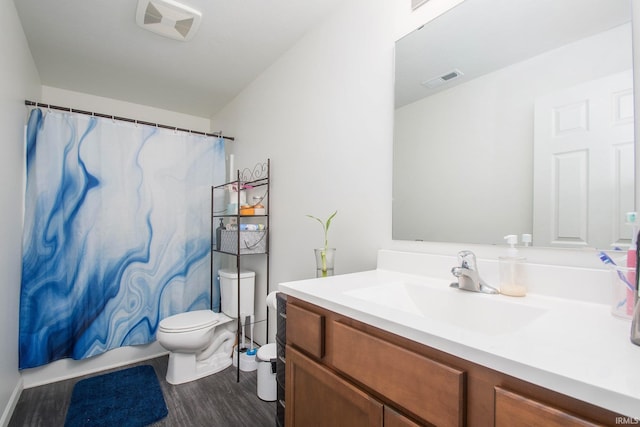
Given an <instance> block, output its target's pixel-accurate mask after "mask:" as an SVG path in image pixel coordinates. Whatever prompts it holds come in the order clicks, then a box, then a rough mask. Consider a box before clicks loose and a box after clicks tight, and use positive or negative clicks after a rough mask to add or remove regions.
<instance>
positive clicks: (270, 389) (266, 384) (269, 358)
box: [256, 343, 277, 402]
mask: <svg viewBox="0 0 640 427" xmlns="http://www.w3.org/2000/svg"><path fill="white" fill-rule="evenodd" d="M276 353H277V351H276V343H271V344H265V345H263V346H262V347H260V348H259V349H258V354H256V361H257V362H258V380H257V382H258V397H259V398H260V399H262V400H266V401H267V402H274V401H275V400H276V399H277V388H276V357H277V356H276Z"/></svg>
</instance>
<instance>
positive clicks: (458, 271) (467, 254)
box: [451, 251, 500, 294]
mask: <svg viewBox="0 0 640 427" xmlns="http://www.w3.org/2000/svg"><path fill="white" fill-rule="evenodd" d="M458 264H459V265H458V266H457V267H453V268H452V269H451V274H453V275H454V276H456V277H457V278H458V281H457V282H454V283H452V284H451V287H453V288H458V289H462V290H464V291H471V292H482V293H485V294H499V293H500V291H498V290H497V289H496V288H494V287H492V286H489V285H488V284H487V283H486V282H485V281H484V280H482V278H481V277H480V273H478V265H477V263H476V256H475V254H474V253H473V252H471V251H460V252H458Z"/></svg>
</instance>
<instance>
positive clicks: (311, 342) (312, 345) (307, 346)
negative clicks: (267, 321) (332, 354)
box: [287, 304, 325, 359]
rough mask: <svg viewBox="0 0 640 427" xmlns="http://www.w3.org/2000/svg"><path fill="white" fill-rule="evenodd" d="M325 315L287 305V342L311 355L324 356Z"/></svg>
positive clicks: (319, 357)
mask: <svg viewBox="0 0 640 427" xmlns="http://www.w3.org/2000/svg"><path fill="white" fill-rule="evenodd" d="M324 319H325V317H324V316H323V315H321V314H318V313H314V312H312V311H309V310H307V309H304V308H300V307H298V306H296V305H293V304H289V305H288V306H287V342H288V343H291V344H293V345H294V346H296V347H298V348H299V349H301V350H304V351H305V352H307V353H308V354H310V355H311V356H314V357H317V358H318V359H322V357H323V356H324V322H325V320H324Z"/></svg>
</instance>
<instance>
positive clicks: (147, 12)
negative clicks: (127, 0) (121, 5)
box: [136, 0, 202, 41]
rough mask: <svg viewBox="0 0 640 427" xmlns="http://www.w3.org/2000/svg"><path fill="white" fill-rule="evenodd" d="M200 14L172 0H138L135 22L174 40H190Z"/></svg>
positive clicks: (196, 27)
mask: <svg viewBox="0 0 640 427" xmlns="http://www.w3.org/2000/svg"><path fill="white" fill-rule="evenodd" d="M201 19H202V14H201V13H200V12H198V11H197V10H195V9H192V8H190V7H189V6H185V5H183V4H181V3H178V2H176V1H173V0H138V10H137V12H136V23H137V24H138V25H139V26H140V27H142V28H144V29H145V30H149V31H152V32H154V33H156V34H160V35H161V36H165V37H169V38H172V39H176V40H181V41H187V40H191V38H192V37H193V35H194V34H195V32H196V30H197V29H198V27H199V26H200V20H201Z"/></svg>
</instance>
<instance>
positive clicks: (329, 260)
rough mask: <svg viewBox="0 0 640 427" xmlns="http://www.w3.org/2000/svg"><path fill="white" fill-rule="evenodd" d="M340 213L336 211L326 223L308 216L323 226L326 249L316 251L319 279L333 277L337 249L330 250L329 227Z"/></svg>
mask: <svg viewBox="0 0 640 427" xmlns="http://www.w3.org/2000/svg"><path fill="white" fill-rule="evenodd" d="M337 213H338V211H335V212H334V213H332V214H331V215H329V218H327V220H326V221H322V220H321V219H320V218H317V217H315V216H313V215H307V216H308V217H309V218H312V219H315V220H316V221H318V222H319V223H320V225H321V226H322V230H323V231H324V247H322V248H319V249H314V250H315V253H316V267H317V277H327V276H330V275H333V261H334V254H335V248H329V239H328V235H329V227H330V226H331V220H332V219H333V217H335V216H336V214H337Z"/></svg>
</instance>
